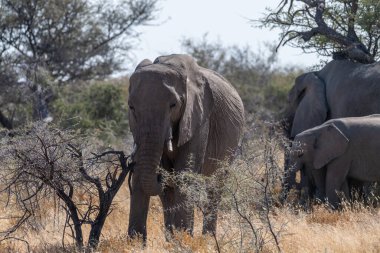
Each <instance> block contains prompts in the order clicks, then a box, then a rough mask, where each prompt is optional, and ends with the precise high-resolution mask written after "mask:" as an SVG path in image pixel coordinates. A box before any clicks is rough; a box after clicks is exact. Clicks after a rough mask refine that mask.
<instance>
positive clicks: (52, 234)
mask: <svg viewBox="0 0 380 253" xmlns="http://www.w3.org/2000/svg"><path fill="white" fill-rule="evenodd" d="M116 203H117V208H115V210H114V211H113V212H112V214H111V215H110V217H109V218H108V220H107V222H106V227H105V228H104V233H103V235H102V242H101V244H100V248H99V252H103V253H114V252H215V251H216V248H215V243H214V239H213V238H212V237H203V236H201V216H200V214H199V212H196V225H195V232H194V237H191V236H189V235H187V234H185V233H176V234H175V236H174V239H173V240H172V241H171V242H167V241H166V240H165V234H164V229H163V215H162V207H161V204H160V201H159V199H158V198H156V197H155V198H153V199H152V201H151V205H150V212H149V217H148V241H147V244H146V247H145V248H143V247H142V246H141V243H140V242H138V241H134V242H130V241H129V242H128V240H127V232H126V231H127V226H128V212H129V208H128V206H129V193H128V190H127V187H126V186H125V187H124V188H123V189H122V190H121V192H120V193H119V195H118V196H117V199H116ZM50 210H52V209H50ZM5 212H8V213H9V212H11V210H4V209H3V210H2V213H3V214H4V213H5ZM46 215H47V217H45V221H44V222H43V223H44V224H45V226H43V227H40V228H38V229H36V228H32V227H28V228H27V230H26V231H23V232H22V233H21V234H20V235H22V234H24V233H25V237H24V239H26V240H28V241H29V243H30V247H31V249H32V250H33V252H72V251H73V248H72V247H69V246H66V249H67V251H64V250H63V249H62V246H61V233H62V231H61V227H62V224H63V218H64V217H62V216H60V215H57V214H55V215H54V212H53V211H51V213H46ZM54 217H55V218H54ZM54 219H55V222H53V220H54ZM272 220H273V221H274V223H275V225H276V226H281V225H284V224H285V230H284V232H283V233H282V236H281V238H280V244H281V248H282V250H283V251H284V252H379V251H380V241H379V238H380V210H379V209H368V208H364V207H359V208H355V209H354V210H345V211H341V212H332V211H329V210H328V209H326V208H325V207H324V206H317V207H315V208H314V210H313V211H312V212H309V213H307V212H303V211H299V212H296V211H294V210H291V209H289V208H278V209H275V210H274V212H273V213H272ZM0 222H1V223H0V226H1V227H3V226H5V225H7V222H8V221H6V220H1V221H0ZM53 224H54V225H53ZM228 228H229V229H230V230H227V229H228ZM218 229H219V230H218V236H219V240H220V244H221V247H222V250H223V252H231V251H230V250H231V248H230V247H229V244H228V240H230V239H231V238H232V237H234V233H235V232H236V231H237V228H236V224H231V220H230V215H229V214H228V213H221V215H220V220H219V227H218ZM66 239H67V242H66V243H67V245H70V243H72V242H71V241H70V240H69V238H67V237H66ZM264 251H266V252H273V251H275V248H273V247H271V246H269V247H265V248H264ZM0 252H26V246H25V243H23V242H20V241H6V242H3V243H1V244H0ZM252 252H253V250H252Z"/></svg>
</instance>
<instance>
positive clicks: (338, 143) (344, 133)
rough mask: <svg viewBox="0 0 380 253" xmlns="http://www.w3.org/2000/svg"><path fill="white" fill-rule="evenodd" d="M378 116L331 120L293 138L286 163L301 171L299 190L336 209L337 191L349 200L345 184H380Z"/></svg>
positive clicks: (379, 125) (379, 129)
mask: <svg viewBox="0 0 380 253" xmlns="http://www.w3.org/2000/svg"><path fill="white" fill-rule="evenodd" d="M377 136H380V114H374V115H370V116H364V117H348V118H338V119H332V120H329V121H327V122H325V123H323V124H322V125H320V126H317V127H314V128H311V129H308V130H306V131H303V132H302V133H300V134H297V135H296V137H295V139H294V145H293V146H292V151H291V156H290V157H291V159H290V163H291V164H294V166H295V169H296V170H303V171H304V173H303V174H304V175H306V179H304V180H303V182H304V185H303V187H308V186H309V185H310V184H313V185H314V186H315V187H316V192H317V196H318V197H319V198H320V199H322V200H323V199H325V198H327V200H328V201H329V203H330V204H331V205H332V206H333V207H334V208H337V207H338V205H339V196H338V194H337V192H338V191H342V192H343V193H344V196H345V197H346V198H347V199H350V191H349V184H352V183H358V182H364V183H365V182H375V181H379V180H380V156H379V155H378V151H379V150H380V138H376V137H377ZM306 180H308V181H306Z"/></svg>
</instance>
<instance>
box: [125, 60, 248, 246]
mask: <svg viewBox="0 0 380 253" xmlns="http://www.w3.org/2000/svg"><path fill="white" fill-rule="evenodd" d="M128 103H129V108H130V111H129V122H130V128H131V131H132V134H133V138H134V141H135V144H136V152H135V155H134V160H135V162H136V165H135V168H134V173H133V177H132V195H131V206H130V216H129V229H128V234H129V235H130V236H135V235H136V234H141V235H142V236H143V237H144V238H146V233H147V232H146V220H147V214H148V207H149V199H150V197H151V196H155V195H159V196H160V198H161V201H162V205H163V209H164V221H165V227H166V229H167V230H169V231H172V229H173V228H177V229H185V230H187V231H189V232H190V233H192V229H193V216H194V208H193V207H192V206H189V205H187V203H186V202H185V199H186V196H184V195H183V193H181V192H180V191H179V189H178V187H177V186H169V185H164V186H163V185H162V184H161V175H160V174H159V173H158V172H157V170H156V168H157V167H158V166H159V165H160V162H161V164H162V167H163V168H164V169H165V170H167V171H169V172H174V173H180V172H181V171H184V170H191V171H194V172H196V173H201V174H204V175H206V176H209V175H211V174H212V173H213V172H214V171H215V170H216V169H217V167H218V161H221V160H224V159H229V157H232V155H233V153H234V150H235V149H236V148H237V146H238V143H239V139H240V136H241V134H242V129H243V123H244V107H243V103H242V101H241V99H240V97H239V95H238V93H237V92H236V90H235V89H234V88H233V87H232V85H231V84H230V83H229V82H228V81H227V80H226V79H225V78H223V77H222V76H221V75H219V74H218V73H216V72H214V71H212V70H209V69H205V68H202V67H200V66H198V65H197V63H196V62H195V60H194V59H193V58H192V57H190V56H188V55H169V56H161V57H158V58H157V59H156V60H155V61H154V62H153V63H152V62H151V61H149V60H144V61H142V62H141V63H140V64H139V65H138V66H137V68H136V70H135V72H134V73H133V75H132V76H131V78H130V87H129V101H128ZM209 194H210V195H209V197H210V203H209V207H208V208H206V210H208V211H207V213H206V214H207V216H208V218H204V220H203V232H204V233H207V232H215V231H216V222H217V210H216V209H217V203H218V202H219V200H220V196H219V194H218V193H217V192H216V191H213V189H209ZM210 217H211V218H210Z"/></svg>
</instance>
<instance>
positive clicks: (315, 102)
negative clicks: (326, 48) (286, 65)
mask: <svg viewBox="0 0 380 253" xmlns="http://www.w3.org/2000/svg"><path fill="white" fill-rule="evenodd" d="M379 96H380V63H373V64H361V63H355V62H352V61H349V60H333V61H331V62H329V63H328V64H327V65H326V66H325V67H324V68H322V69H321V70H320V71H315V72H308V73H305V74H303V75H301V76H299V77H297V79H296V81H295V84H294V86H293V87H292V89H291V90H290V91H289V94H288V102H289V103H288V106H287V108H286V112H285V121H284V123H285V130H286V132H287V135H288V137H289V138H290V139H291V140H292V139H293V138H294V137H295V136H296V135H297V134H299V133H301V132H302V131H305V130H307V129H309V128H312V127H315V126H319V125H320V124H322V123H323V122H325V121H327V120H329V119H335V118H344V117H359V116H366V115H370V114H375V113H380V99H379ZM288 169H289V166H288V165H287V160H286V164H285V170H286V171H287V172H288V175H287V177H286V178H285V192H286V191H287V190H288V189H289V188H292V187H293V186H294V185H296V183H295V178H296V176H295V173H294V171H288ZM302 178H303V177H302Z"/></svg>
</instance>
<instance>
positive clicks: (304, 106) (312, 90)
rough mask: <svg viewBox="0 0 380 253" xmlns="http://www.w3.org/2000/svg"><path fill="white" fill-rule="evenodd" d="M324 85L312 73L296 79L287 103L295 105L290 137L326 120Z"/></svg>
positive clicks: (326, 109)
mask: <svg viewBox="0 0 380 253" xmlns="http://www.w3.org/2000/svg"><path fill="white" fill-rule="evenodd" d="M325 89H326V87H325V84H324V82H322V81H321V79H319V77H317V76H316V75H315V74H314V73H306V74H304V75H301V76H299V77H298V78H297V79H296V82H295V85H294V87H293V88H292V89H291V91H290V92H289V103H290V104H296V111H295V115H294V119H293V124H292V130H291V134H290V136H291V137H293V138H294V137H295V136H296V135H297V134H299V133H301V132H303V131H305V130H307V129H309V128H312V127H315V126H318V125H320V124H322V123H323V122H325V120H326V118H327V112H328V108H327V101H326V92H325Z"/></svg>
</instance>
